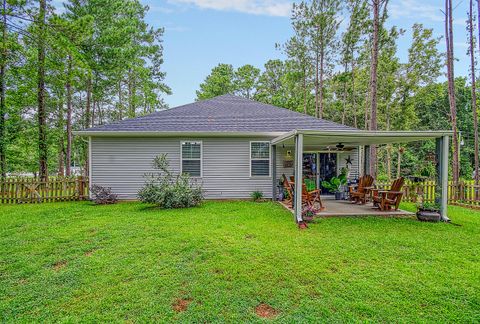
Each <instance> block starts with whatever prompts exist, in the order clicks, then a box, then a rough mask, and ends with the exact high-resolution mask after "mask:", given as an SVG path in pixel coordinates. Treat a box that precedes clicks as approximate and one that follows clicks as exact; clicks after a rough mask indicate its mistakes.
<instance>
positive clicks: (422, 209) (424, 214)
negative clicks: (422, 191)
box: [417, 202, 441, 222]
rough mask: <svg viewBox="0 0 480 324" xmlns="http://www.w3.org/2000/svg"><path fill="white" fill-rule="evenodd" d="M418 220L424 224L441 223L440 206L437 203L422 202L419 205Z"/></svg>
mask: <svg viewBox="0 0 480 324" xmlns="http://www.w3.org/2000/svg"><path fill="white" fill-rule="evenodd" d="M417 218H418V220H420V221H422V222H439V221H440V219H441V214H440V205H439V204H437V203H429V202H420V203H419V204H418V205H417Z"/></svg>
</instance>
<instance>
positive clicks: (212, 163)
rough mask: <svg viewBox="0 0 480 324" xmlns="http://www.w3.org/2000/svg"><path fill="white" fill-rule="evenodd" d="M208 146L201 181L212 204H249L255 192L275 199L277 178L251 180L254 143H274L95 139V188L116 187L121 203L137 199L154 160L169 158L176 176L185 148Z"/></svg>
mask: <svg viewBox="0 0 480 324" xmlns="http://www.w3.org/2000/svg"><path fill="white" fill-rule="evenodd" d="M183 140H187V141H188V140H195V141H198V140H200V141H202V145H203V147H202V151H203V157H202V169H203V170H202V171H203V177H202V178H200V179H199V181H200V182H201V183H202V184H203V189H204V191H205V197H206V198H209V199H228V198H248V197H249V196H250V193H251V192H252V191H255V190H259V191H262V192H263V193H264V195H265V197H271V191H272V180H271V177H250V141H258V140H260V141H261V140H266V141H269V140H270V139H269V138H153V137H152V138H105V137H93V138H92V148H91V181H92V184H98V185H102V186H107V187H111V188H112V191H113V192H115V193H116V194H118V196H119V198H120V199H136V198H137V192H138V191H139V189H140V188H141V187H142V186H143V184H144V177H143V176H144V174H146V173H151V172H153V169H152V160H153V158H154V157H155V156H157V155H160V154H162V153H166V154H167V156H168V159H169V161H170V166H171V168H172V170H173V171H174V172H177V173H178V172H179V171H180V142H181V141H183Z"/></svg>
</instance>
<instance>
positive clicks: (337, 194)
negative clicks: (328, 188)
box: [335, 192, 343, 200]
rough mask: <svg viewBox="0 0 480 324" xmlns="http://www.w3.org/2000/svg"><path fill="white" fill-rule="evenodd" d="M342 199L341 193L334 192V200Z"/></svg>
mask: <svg viewBox="0 0 480 324" xmlns="http://www.w3.org/2000/svg"><path fill="white" fill-rule="evenodd" d="M342 199H343V192H336V193H335V200H342Z"/></svg>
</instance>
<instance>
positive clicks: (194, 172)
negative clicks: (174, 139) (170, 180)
mask: <svg viewBox="0 0 480 324" xmlns="http://www.w3.org/2000/svg"><path fill="white" fill-rule="evenodd" d="M181 146H182V151H181V160H182V161H181V172H182V173H188V174H189V175H190V176H191V177H201V176H202V142H188V141H185V142H182V145H181Z"/></svg>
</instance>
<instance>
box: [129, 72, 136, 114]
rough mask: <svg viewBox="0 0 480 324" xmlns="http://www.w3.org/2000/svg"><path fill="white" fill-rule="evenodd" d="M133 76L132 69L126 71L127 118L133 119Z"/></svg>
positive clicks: (134, 108) (134, 109)
mask: <svg viewBox="0 0 480 324" xmlns="http://www.w3.org/2000/svg"><path fill="white" fill-rule="evenodd" d="M135 111H136V107H135V76H134V75H133V71H132V69H129V70H128V117H129V118H135Z"/></svg>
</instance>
